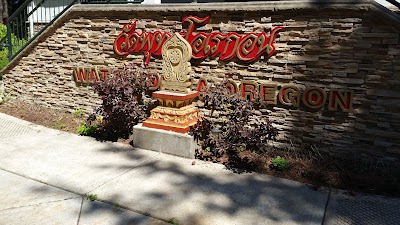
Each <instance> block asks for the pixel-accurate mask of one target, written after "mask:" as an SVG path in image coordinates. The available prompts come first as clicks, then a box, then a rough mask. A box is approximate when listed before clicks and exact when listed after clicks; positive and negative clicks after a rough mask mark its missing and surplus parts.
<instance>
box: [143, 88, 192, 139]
mask: <svg viewBox="0 0 400 225" xmlns="http://www.w3.org/2000/svg"><path fill="white" fill-rule="evenodd" d="M197 96H199V92H197V91H195V92H190V93H188V94H183V93H173V92H168V91H157V92H154V93H153V97H154V98H156V99H158V101H159V102H160V106H157V107H156V108H155V109H153V110H151V114H150V117H149V118H148V119H147V120H146V121H144V122H143V126H144V127H149V128H156V129H162V130H167V131H174V132H178V133H187V132H188V131H189V129H190V126H193V125H194V124H196V123H197V120H198V117H199V110H198V109H197V108H196V107H195V106H194V105H193V104H192V102H193V99H195V98H196V97H197Z"/></svg>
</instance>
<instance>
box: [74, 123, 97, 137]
mask: <svg viewBox="0 0 400 225" xmlns="http://www.w3.org/2000/svg"><path fill="white" fill-rule="evenodd" d="M96 131H97V125H86V124H82V125H81V126H80V127H78V129H77V131H76V132H77V133H78V134H79V135H84V136H93V135H94V134H95V133H96Z"/></svg>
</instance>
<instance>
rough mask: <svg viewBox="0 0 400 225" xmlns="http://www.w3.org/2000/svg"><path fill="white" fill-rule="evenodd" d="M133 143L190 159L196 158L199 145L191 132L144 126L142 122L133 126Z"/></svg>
mask: <svg viewBox="0 0 400 225" xmlns="http://www.w3.org/2000/svg"><path fill="white" fill-rule="evenodd" d="M133 143H134V147H137V148H142V149H147V150H152V151H157V152H162V153H166V154H171V155H176V156H180V157H185V158H190V159H193V158H194V153H195V150H196V148H197V147H198V146H197V144H196V142H195V141H194V139H193V137H192V136H190V135H189V134H181V133H176V132H173V131H166V130H160V129H154V128H149V127H144V126H142V124H138V125H136V126H134V127H133Z"/></svg>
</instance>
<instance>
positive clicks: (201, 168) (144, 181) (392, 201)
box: [0, 113, 400, 225]
mask: <svg viewBox="0 0 400 225" xmlns="http://www.w3.org/2000/svg"><path fill="white" fill-rule="evenodd" d="M88 194H91V195H96V196H97V201H93V202H91V201H89V200H87V199H86V198H85V197H84V195H88ZM167 221H174V222H175V223H176V224H181V225H182V224H185V225H196V224H201V225H203V224H204V225H210V224H218V225H220V224H238V225H242V224H251V225H252V224H254V225H255V224H307V225H309V224H319V225H320V224H327V225H334V224H393V225H394V224H400V199H396V198H386V197H381V196H368V195H357V196H355V197H351V196H347V195H344V194H342V193H341V192H339V191H337V192H330V191H322V190H313V189H312V188H310V187H309V186H308V185H305V184H302V183H298V182H294V181H288V180H285V179H280V178H275V177H270V176H266V175H262V174H256V173H252V174H250V173H247V174H236V173H233V172H232V171H229V170H226V169H225V168H224V166H222V165H219V164H212V163H206V162H203V161H199V160H189V159H183V158H179V157H175V156H170V155H165V154H160V153H157V152H152V151H147V150H142V149H136V148H132V147H130V146H128V145H123V144H119V143H109V142H99V141H96V140H94V139H93V138H89V137H81V136H78V135H74V134H70V133H66V132H62V131H57V130H52V129H49V128H45V127H41V126H37V125H34V124H31V123H29V122H26V121H23V120H20V119H16V118H14V117H10V116H7V115H5V114H1V113H0V224H121V225H122V224H166V222H167Z"/></svg>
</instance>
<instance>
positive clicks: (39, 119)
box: [0, 99, 86, 133]
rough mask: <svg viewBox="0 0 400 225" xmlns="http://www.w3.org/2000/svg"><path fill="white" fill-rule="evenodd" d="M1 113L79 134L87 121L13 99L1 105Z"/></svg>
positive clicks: (78, 116)
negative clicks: (79, 130) (80, 127)
mask: <svg viewBox="0 0 400 225" xmlns="http://www.w3.org/2000/svg"><path fill="white" fill-rule="evenodd" d="M0 112H2V113H5V114H8V115H10V116H14V117H17V118H20V119H23V120H27V121H29V122H32V123H35V124H39V125H42V126H45V127H49V128H53V129H57V130H63V131H68V132H71V133H77V132H76V130H77V128H78V127H79V126H80V125H81V124H82V122H84V121H85V119H86V118H85V117H84V116H83V115H74V114H72V113H70V112H63V111H60V110H56V109H50V108H47V107H44V106H40V105H37V104H31V103H27V102H24V101H21V100H17V99H12V100H8V101H6V102H5V103H4V104H2V105H0Z"/></svg>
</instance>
